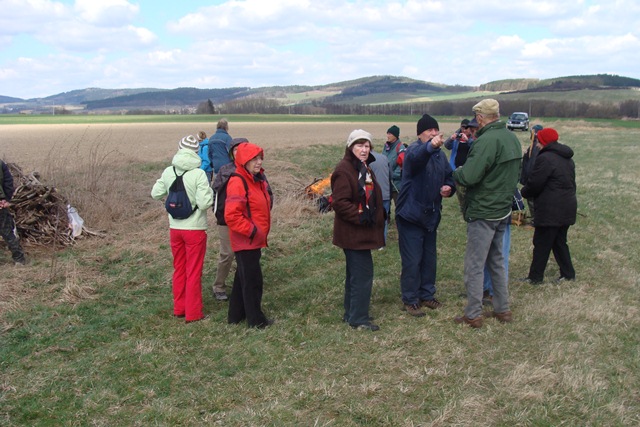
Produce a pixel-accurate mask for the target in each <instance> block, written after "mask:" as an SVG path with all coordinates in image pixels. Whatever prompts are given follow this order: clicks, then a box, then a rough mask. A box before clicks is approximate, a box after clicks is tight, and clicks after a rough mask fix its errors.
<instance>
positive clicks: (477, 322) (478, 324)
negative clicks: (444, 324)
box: [453, 316, 483, 329]
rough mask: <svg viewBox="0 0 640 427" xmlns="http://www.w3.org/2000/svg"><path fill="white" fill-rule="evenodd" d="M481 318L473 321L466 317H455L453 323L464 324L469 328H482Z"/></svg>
mask: <svg viewBox="0 0 640 427" xmlns="http://www.w3.org/2000/svg"><path fill="white" fill-rule="evenodd" d="M482 319H483V318H482V316H478V317H476V318H475V319H469V318H468V317H467V316H458V317H456V318H455V319H453V320H454V322H456V323H460V324H462V323H465V324H467V325H469V326H471V327H472V328H476V329H478V328H482Z"/></svg>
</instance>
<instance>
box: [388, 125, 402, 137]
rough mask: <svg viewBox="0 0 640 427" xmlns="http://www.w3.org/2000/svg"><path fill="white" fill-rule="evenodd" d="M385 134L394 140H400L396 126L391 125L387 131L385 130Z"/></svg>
mask: <svg viewBox="0 0 640 427" xmlns="http://www.w3.org/2000/svg"><path fill="white" fill-rule="evenodd" d="M387 133H390V134H391V135H393V136H395V137H396V138H400V128H399V127H398V126H396V125H393V126H391V127H390V128H389V129H387Z"/></svg>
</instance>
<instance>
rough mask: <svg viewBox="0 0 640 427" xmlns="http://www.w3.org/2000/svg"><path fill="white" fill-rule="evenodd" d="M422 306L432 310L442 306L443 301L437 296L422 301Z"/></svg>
mask: <svg viewBox="0 0 640 427" xmlns="http://www.w3.org/2000/svg"><path fill="white" fill-rule="evenodd" d="M420 307H427V308H430V309H431V310H435V309H437V308H440V307H442V303H441V302H440V301H438V300H437V299H435V298H434V299H430V300H422V301H420Z"/></svg>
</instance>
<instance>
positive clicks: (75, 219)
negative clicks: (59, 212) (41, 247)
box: [67, 205, 84, 239]
mask: <svg viewBox="0 0 640 427" xmlns="http://www.w3.org/2000/svg"><path fill="white" fill-rule="evenodd" d="M67 216H68V217H69V228H71V235H72V236H73V238H74V239H75V238H76V237H78V236H79V235H81V234H82V226H83V225H84V220H83V219H82V218H81V217H80V215H78V210H77V209H76V208H74V207H73V206H71V205H67Z"/></svg>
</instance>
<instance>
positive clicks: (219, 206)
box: [213, 172, 251, 225]
mask: <svg viewBox="0 0 640 427" xmlns="http://www.w3.org/2000/svg"><path fill="white" fill-rule="evenodd" d="M232 176H237V177H238V178H240V180H241V181H242V184H243V185H244V191H245V193H246V195H247V212H248V214H249V218H251V208H250V207H249V187H248V186H247V181H245V180H244V178H243V177H242V176H241V175H238V174H237V173H235V172H232V173H231V175H229V178H227V180H226V181H225V182H223V183H222V186H221V187H220V190H218V191H216V196H215V200H214V201H213V213H214V215H215V216H216V222H217V223H218V225H227V223H226V222H225V220H224V204H225V201H226V199H227V185H228V184H229V180H230V179H231V177H232Z"/></svg>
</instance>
